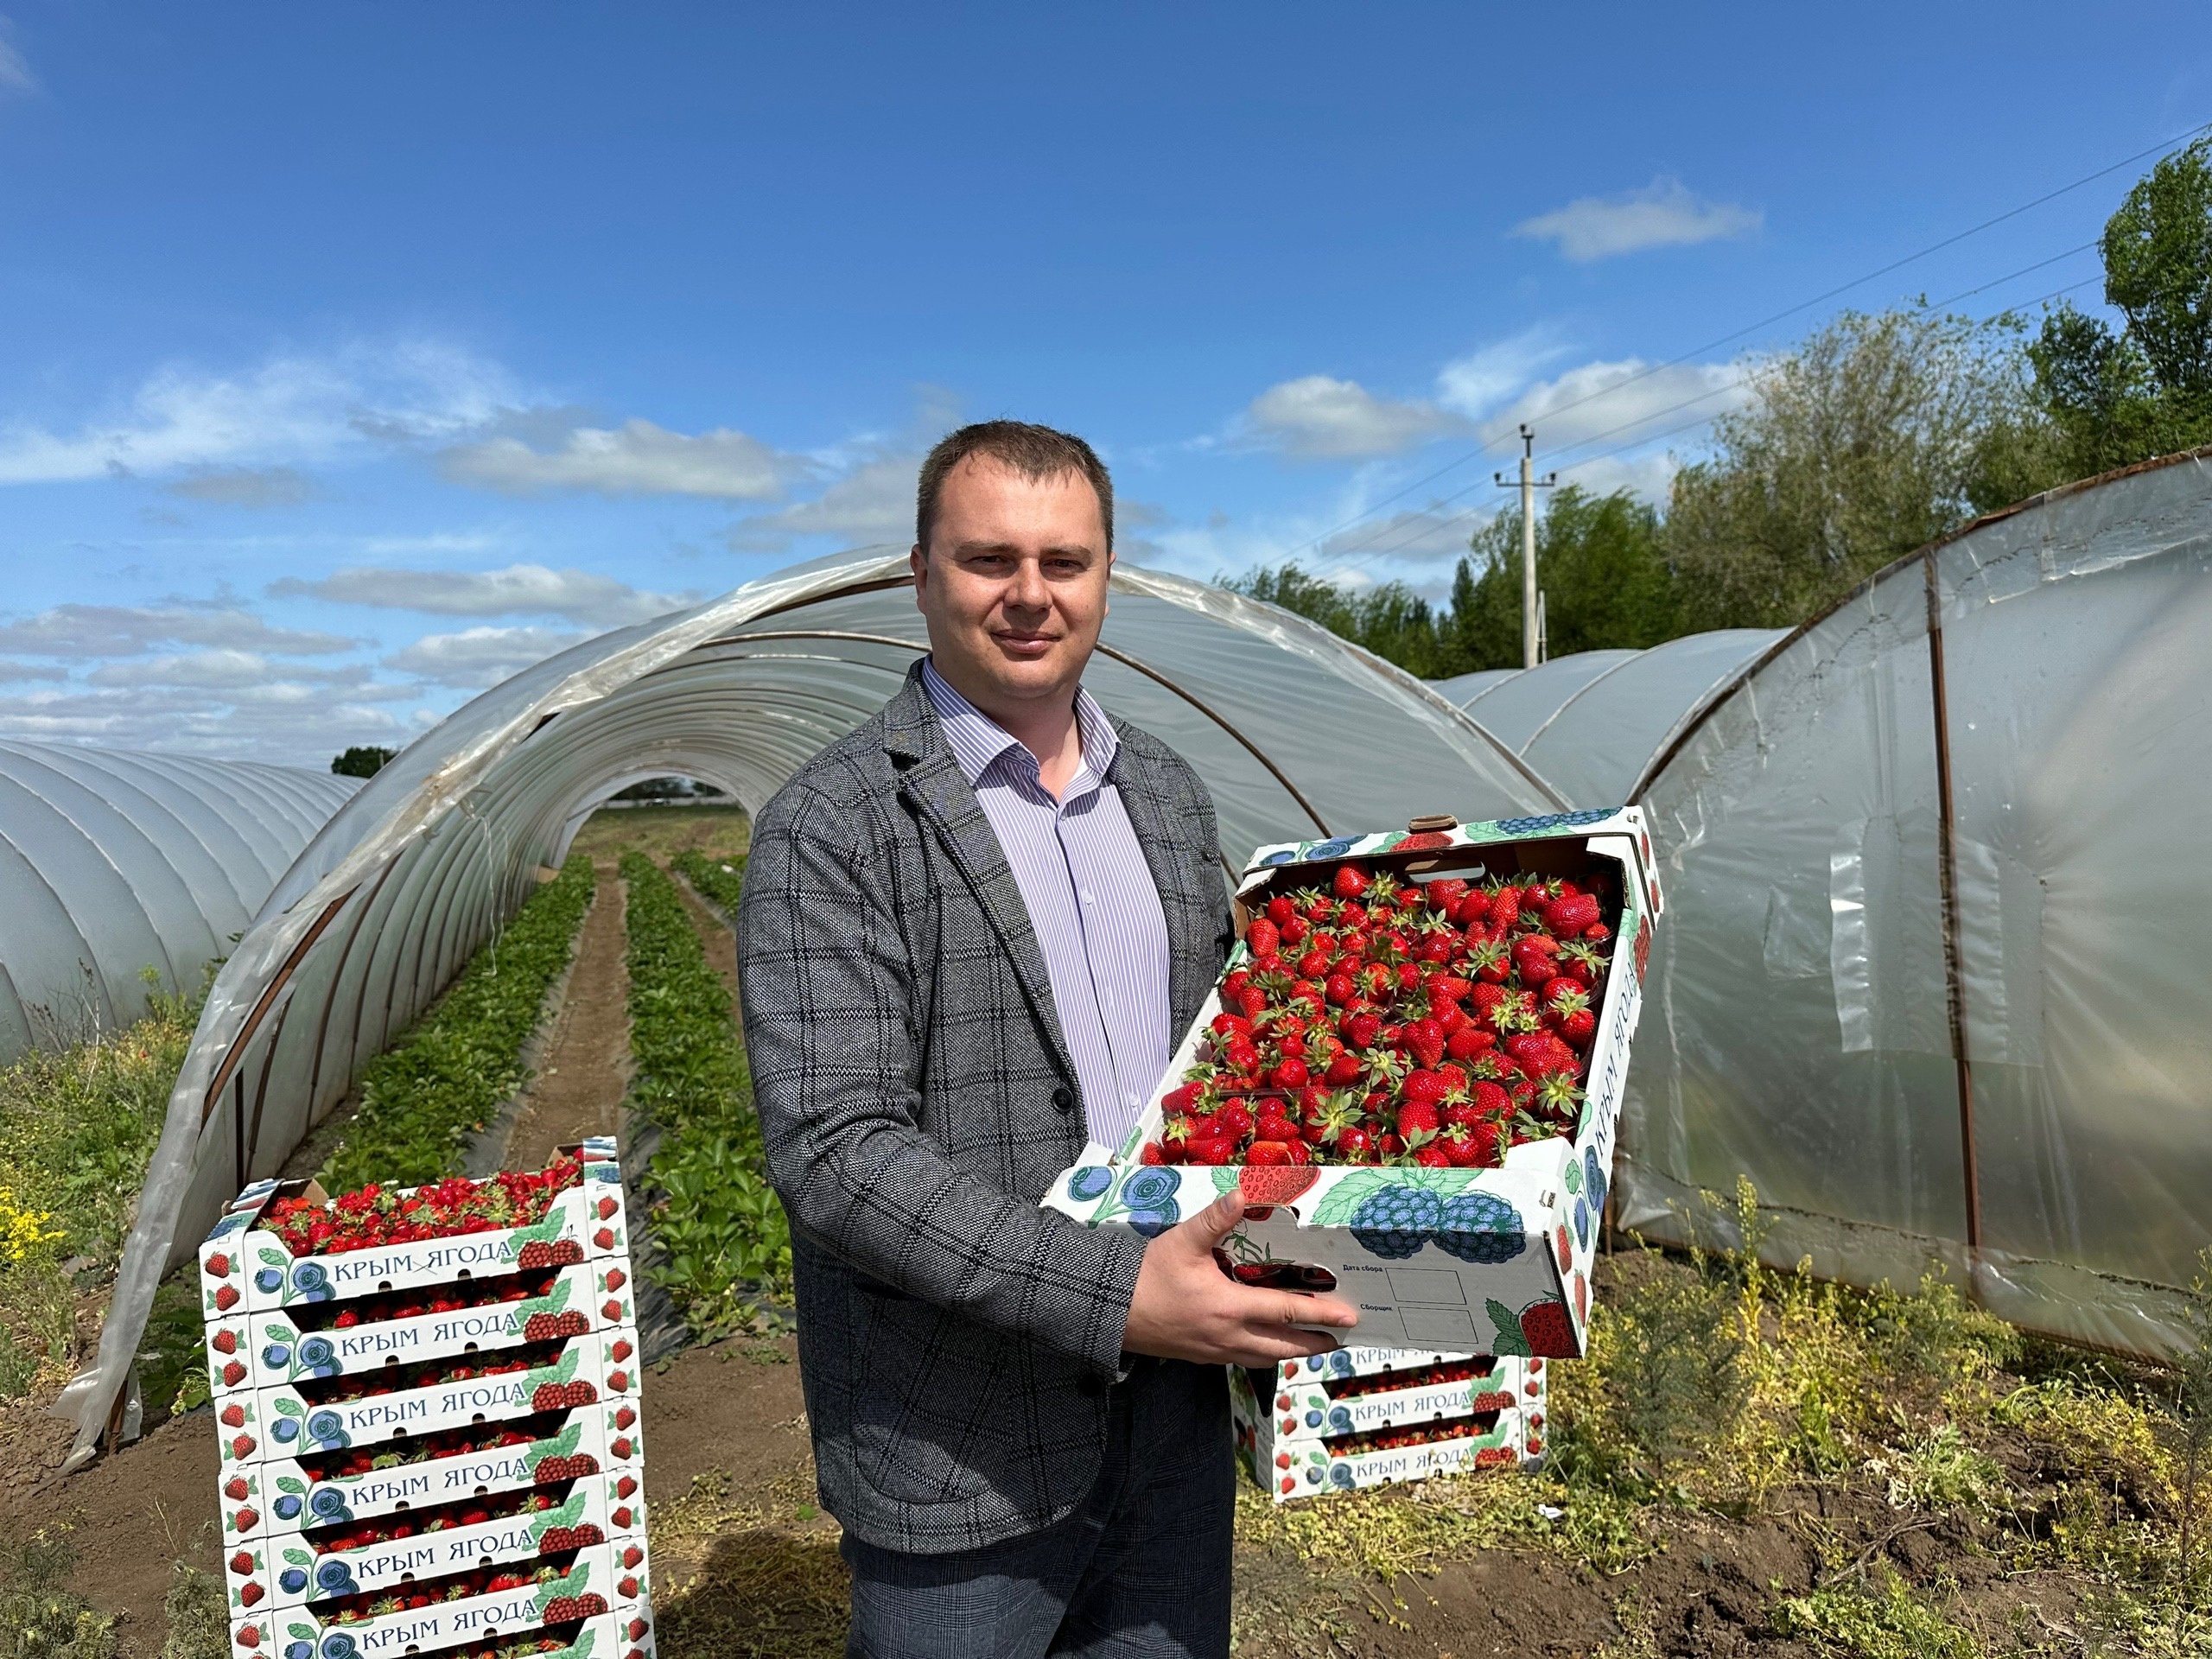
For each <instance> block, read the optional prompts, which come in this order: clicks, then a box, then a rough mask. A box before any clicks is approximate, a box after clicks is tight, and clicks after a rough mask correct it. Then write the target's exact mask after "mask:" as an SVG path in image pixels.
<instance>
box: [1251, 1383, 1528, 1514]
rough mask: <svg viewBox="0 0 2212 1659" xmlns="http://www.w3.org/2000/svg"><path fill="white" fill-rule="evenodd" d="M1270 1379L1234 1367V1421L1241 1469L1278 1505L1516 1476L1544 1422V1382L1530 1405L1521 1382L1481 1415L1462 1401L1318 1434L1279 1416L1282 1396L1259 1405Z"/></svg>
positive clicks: (1485, 1404)
mask: <svg viewBox="0 0 2212 1659" xmlns="http://www.w3.org/2000/svg"><path fill="white" fill-rule="evenodd" d="M1270 1379H1271V1373H1269V1372H1268V1371H1264V1370H1261V1371H1246V1370H1242V1369H1240V1368H1236V1367H1231V1368H1230V1389H1229V1397H1230V1418H1231V1421H1232V1424H1233V1426H1234V1431H1235V1434H1236V1456H1237V1461H1238V1462H1239V1464H1240V1465H1242V1466H1243V1470H1244V1472H1245V1473H1246V1475H1247V1476H1248V1477H1249V1478H1250V1479H1251V1480H1252V1481H1253V1482H1254V1484H1256V1485H1258V1486H1259V1487H1260V1488H1261V1489H1262V1491H1266V1492H1267V1493H1268V1495H1269V1497H1272V1498H1273V1499H1274V1501H1275V1502H1276V1503H1287V1502H1289V1501H1290V1500H1291V1499H1293V1498H1299V1497H1317V1496H1319V1495H1320V1494H1323V1493H1325V1492H1332V1491H1356V1490H1357V1489H1358V1488H1360V1487H1363V1486H1379V1485H1383V1484H1389V1483H1392V1482H1396V1481H1407V1480H1424V1479H1427V1478H1428V1477H1430V1476H1432V1475H1445V1474H1457V1473H1460V1472H1462V1471H1473V1470H1478V1469H1489V1468H1514V1467H1518V1466H1522V1465H1528V1464H1529V1463H1530V1462H1531V1460H1532V1458H1533V1456H1534V1453H1532V1452H1531V1450H1530V1446H1531V1441H1532V1438H1533V1431H1532V1430H1531V1428H1530V1419H1531V1416H1532V1415H1540V1414H1541V1407H1542V1403H1543V1402H1542V1387H1543V1385H1542V1383H1541V1382H1535V1383H1534V1386H1535V1389H1536V1393H1535V1397H1533V1398H1530V1397H1529V1395H1528V1393H1527V1388H1528V1384H1527V1383H1524V1384H1523V1385H1522V1387H1521V1388H1519V1389H1516V1390H1515V1391H1514V1392H1513V1393H1511V1394H1508V1393H1506V1392H1505V1391H1503V1390H1493V1391H1491V1392H1489V1393H1488V1394H1486V1395H1484V1396H1483V1397H1481V1398H1479V1399H1474V1400H1472V1401H1471V1403H1472V1404H1474V1405H1475V1406H1477V1407H1478V1408H1479V1409H1465V1407H1466V1406H1467V1405H1468V1404H1469V1403H1470V1400H1471V1396H1469V1395H1461V1396H1460V1403H1461V1406H1462V1409H1460V1410H1459V1411H1458V1412H1456V1413H1454V1414H1448V1415H1446V1416H1442V1417H1429V1418H1426V1419H1424V1420H1421V1421H1407V1422H1399V1423H1395V1424H1390V1425H1387V1426H1383V1427H1371V1428H1357V1427H1355V1428H1351V1429H1348V1430H1343V1431H1338V1432H1333V1433H1319V1434H1317V1433H1313V1432H1311V1430H1310V1429H1309V1428H1308V1427H1307V1426H1306V1423H1305V1421H1304V1416H1303V1414H1302V1413H1299V1412H1285V1411H1283V1410H1281V1408H1280V1406H1281V1397H1282V1396H1281V1394H1280V1393H1278V1395H1276V1397H1275V1398H1274V1399H1266V1398H1262V1395H1260V1393H1259V1390H1260V1389H1262V1388H1264V1387H1265V1386H1266V1385H1267V1384H1268V1382H1269V1381H1270ZM1286 1424H1289V1425H1290V1427H1285V1425H1286ZM1536 1451H1537V1452H1541V1443H1540V1442H1539V1443H1537V1445H1536Z"/></svg>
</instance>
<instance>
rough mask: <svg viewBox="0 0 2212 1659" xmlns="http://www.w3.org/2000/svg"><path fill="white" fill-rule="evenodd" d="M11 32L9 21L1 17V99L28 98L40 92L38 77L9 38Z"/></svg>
mask: <svg viewBox="0 0 2212 1659" xmlns="http://www.w3.org/2000/svg"><path fill="white" fill-rule="evenodd" d="M10 32H11V31H10V29H9V27H8V20H7V19H6V18H4V17H0V98H28V97H29V96H30V95H31V94H32V93H33V92H36V91H38V77H37V76H35V75H34V74H32V73H31V67H30V65H29V64H28V63H26V62H25V61H24V60H23V54H22V53H21V52H18V51H17V50H16V47H15V43H14V42H13V41H10V39H9V38H8V35H9V34H10Z"/></svg>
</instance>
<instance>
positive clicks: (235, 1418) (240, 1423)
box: [222, 1403, 245, 1428]
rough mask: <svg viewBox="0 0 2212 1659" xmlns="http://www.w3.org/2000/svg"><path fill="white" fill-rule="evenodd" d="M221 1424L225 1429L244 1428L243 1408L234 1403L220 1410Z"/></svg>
mask: <svg viewBox="0 0 2212 1659" xmlns="http://www.w3.org/2000/svg"><path fill="white" fill-rule="evenodd" d="M222 1424H223V1427H225V1428H244V1427H245V1407H244V1406H241V1405H238V1404H235V1403H234V1404H232V1405H227V1406H225V1407H224V1408H223V1410H222Z"/></svg>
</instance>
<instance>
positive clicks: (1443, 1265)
mask: <svg viewBox="0 0 2212 1659" xmlns="http://www.w3.org/2000/svg"><path fill="white" fill-rule="evenodd" d="M1432 822H1433V823H1440V824H1442V823H1449V821H1448V820H1437V821H1421V822H1420V826H1419V827H1418V828H1416V829H1414V830H1412V831H1409V832H1408V833H1405V834H1397V833H1390V834H1382V835H1369V836H1357V837H1338V838H1336V839H1332V840H1329V841H1322V842H1299V843H1294V844H1291V845H1286V846H1280V847H1263V848H1262V849H1259V850H1258V851H1257V852H1255V854H1254V855H1253V856H1252V859H1251V861H1250V862H1249V864H1248V866H1247V868H1246V872H1245V875H1244V879H1243V881H1242V883H1241V884H1240V887H1239V890H1238V894H1237V899H1236V918H1237V922H1238V925H1239V927H1240V929H1241V930H1242V935H1243V937H1242V938H1241V940H1240V943H1239V944H1238V946H1237V949H1236V951H1235V952H1234V953H1233V954H1232V956H1231V958H1230V963H1229V965H1228V967H1227V969H1225V970H1224V975H1223V976H1222V979H1221V982H1219V983H1218V984H1217V986H1216V987H1215V988H1214V991H1213V994H1212V995H1211V996H1210V997H1209V998H1208V1000H1207V1001H1206V1003H1205V1006H1204V1007H1203V1008H1202V1009H1201V1011H1200V1013H1199V1014H1198V1019H1197V1020H1195V1021H1194V1022H1193V1023H1192V1027H1191V1029H1190V1030H1189V1031H1188V1032H1187V1033H1185V1036H1184V1039H1183V1040H1182V1043H1181V1046H1180V1047H1179V1050H1178V1052H1177V1054H1176V1056H1175V1058H1174V1060H1173V1062H1172V1063H1171V1065H1170V1067H1169V1070H1168V1073H1167V1077H1166V1079H1165V1084H1164V1086H1163V1087H1162V1088H1161V1089H1160V1090H1159V1091H1158V1093H1157V1095H1156V1096H1155V1098H1154V1100H1153V1101H1152V1103H1151V1104H1150V1105H1149V1107H1148V1108H1147V1110H1146V1111H1145V1113H1144V1114H1143V1115H1142V1116H1141V1117H1140V1119H1139V1121H1138V1122H1137V1124H1136V1125H1135V1128H1133V1129H1132V1131H1131V1132H1130V1135H1129V1136H1128V1139H1127V1141H1124V1143H1123V1144H1122V1147H1121V1148H1120V1149H1119V1150H1118V1151H1117V1152H1116V1154H1115V1155H1114V1156H1113V1157H1112V1158H1110V1159H1109V1160H1105V1161H1103V1162H1085V1163H1083V1164H1079V1165H1077V1166H1075V1167H1074V1168H1072V1169H1070V1170H1068V1171H1066V1172H1065V1173H1064V1174H1063V1175H1062V1176H1061V1177H1060V1179H1059V1180H1058V1183H1056V1185H1055V1186H1054V1188H1053V1190H1052V1192H1051V1193H1049V1194H1048V1195H1047V1196H1046V1200H1045V1202H1046V1205H1048V1206H1050V1207H1052V1208H1055V1209H1058V1210H1059V1211H1063V1212H1064V1213H1065V1214H1067V1215H1069V1216H1071V1217H1074V1218H1075V1219H1077V1220H1078V1221H1081V1222H1084V1223H1085V1224H1089V1225H1092V1226H1100V1225H1110V1226H1120V1227H1127V1228H1129V1229H1131V1230H1135V1231H1137V1232H1139V1233H1143V1234H1147V1235H1151V1234H1155V1233H1158V1232H1159V1231H1160V1230H1163V1229H1165V1228H1166V1227H1169V1226H1172V1225H1173V1224H1175V1223H1176V1222H1177V1221H1179V1219H1181V1218H1182V1217H1184V1216H1185V1215H1189V1214H1192V1213H1195V1212H1196V1211H1198V1210H1199V1209H1202V1208H1204V1207H1205V1205H1207V1204H1210V1203H1211V1202H1212V1200H1213V1199H1214V1198H1216V1197H1217V1196H1218V1195H1219V1194H1220V1193H1223V1192H1227V1191H1229V1190H1230V1188H1231V1187H1233V1186H1236V1185H1242V1187H1243V1192H1244V1194H1245V1197H1246V1198H1247V1200H1248V1203H1249V1205H1250V1208H1249V1209H1248V1211H1247V1218H1246V1221H1245V1224H1243V1226H1242V1227H1240V1228H1239V1229H1238V1230H1236V1232H1234V1233H1232V1234H1231V1235H1230V1236H1229V1238H1228V1239H1227V1240H1225V1241H1224V1255H1226V1257H1227V1258H1228V1265H1229V1266H1230V1269H1231V1270H1232V1271H1234V1272H1235V1273H1236V1274H1237V1276H1238V1277H1240V1278H1244V1277H1252V1278H1255V1280H1257V1281H1261V1282H1276V1281H1281V1282H1283V1283H1286V1284H1292V1285H1294V1286H1295V1287H1301V1288H1311V1289H1321V1288H1333V1289H1334V1290H1335V1291H1336V1292H1337V1293H1338V1294H1340V1295H1343V1296H1344V1297H1345V1298H1347V1299H1348V1300H1351V1301H1353V1302H1354V1303H1355V1304H1356V1305H1357V1306H1358V1307H1359V1309H1360V1310H1361V1323H1360V1332H1359V1334H1360V1336H1361V1338H1363V1340H1365V1341H1368V1342H1370V1343H1379V1344H1388V1345H1389V1346H1392V1347H1403V1348H1408V1349H1433V1350H1440V1351H1455V1352H1481V1353H1490V1354H1494V1355H1497V1356H1499V1357H1531V1356H1560V1355H1573V1354H1579V1353H1580V1351H1581V1350H1582V1346H1583V1344H1584V1342H1585V1340H1586V1330H1587V1321H1588V1317H1589V1266H1590V1255H1591V1251H1592V1247H1593V1244H1594V1242H1595V1236H1596V1231H1597V1228H1598V1226H1599V1219H1600V1217H1601V1216H1602V1214H1603V1210H1604V1203H1605V1187H1606V1185H1607V1181H1608V1179H1609V1174H1610V1170H1611V1159H1612V1151H1613V1135H1614V1129H1615V1127H1616V1124H1617V1122H1618V1116H1619V1110H1620V1103H1621V1095H1622V1090H1623V1088H1624V1084H1625V1081H1626V1075H1627V1065H1628V1053H1629V1043H1630V1037H1631V1035H1632V1034H1633V1033H1634V1030H1635V1027H1636V1020H1637V1014H1638V1012H1639V1010H1640V1007H1641V1003H1642V981H1643V973H1644V971H1645V967H1646V964H1647V963H1648V961H1649V950H1650V941H1651V932H1652V928H1653V925H1654V921H1655V918H1656V915H1657V914H1658V912H1659V909H1660V899H1659V892H1658V888H1657V886H1656V877H1655V876H1654V874H1653V871H1652V862H1651V855H1650V847H1649V841H1648V839H1647V838H1646V836H1645V835H1644V832H1643V819H1642V815H1641V814H1640V812H1638V811H1637V810H1636V809H1634V808H1622V809H1619V810H1612V811H1598V812H1575V813H1564V814H1559V815H1555V816H1553V817H1542V818H1522V819H1505V820H1502V821H1499V822H1496V823H1478V824H1470V825H1459V824H1450V827H1448V828H1441V827H1431V823H1432ZM1316 976H1319V977H1318V978H1317V977H1316ZM1447 1056H1448V1057H1450V1058H1447Z"/></svg>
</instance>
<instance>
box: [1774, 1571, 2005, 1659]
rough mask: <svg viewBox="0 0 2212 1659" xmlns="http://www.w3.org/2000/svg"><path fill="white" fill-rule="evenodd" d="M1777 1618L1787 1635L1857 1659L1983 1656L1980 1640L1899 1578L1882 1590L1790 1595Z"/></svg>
mask: <svg viewBox="0 0 2212 1659" xmlns="http://www.w3.org/2000/svg"><path fill="white" fill-rule="evenodd" d="M1774 1622H1775V1624H1776V1625H1777V1628H1779V1629H1780V1630H1782V1631H1783V1633H1784V1634H1785V1635H1789V1636H1800V1637H1805V1638H1807V1639H1808V1640H1809V1641H1810V1642H1812V1643H1814V1644H1815V1646H1817V1647H1819V1648H1821V1649H1823V1650H1824V1651H1826V1652H1828V1653H1839V1654H1851V1655H1854V1656H1857V1659H1982V1653H1983V1649H1982V1645H1981V1643H1979V1642H1977V1641H1976V1640H1975V1639H1974V1637H1972V1636H1971V1635H1969V1634H1968V1633H1967V1631H1966V1630H1962V1629H1961V1628H1960V1627H1959V1626H1958V1625H1957V1624H1954V1623H1953V1622H1952V1621H1950V1620H1949V1619H1948V1618H1944V1617H1943V1616H1942V1614H1941V1613H1938V1612H1936V1611H1935V1610H1934V1609H1933V1608H1931V1607H1929V1606H1928V1605H1927V1604H1925V1603H1924V1602H1923V1601H1921V1600H1920V1599H1917V1598H1916V1596H1914V1594H1913V1593H1912V1592H1911V1590H1910V1589H1909V1588H1908V1587H1907V1586H1905V1584H1904V1582H1903V1580H1899V1579H1897V1578H1896V1577H1895V1576H1891V1577H1889V1578H1888V1579H1887V1580H1885V1583H1884V1585H1883V1586H1882V1589H1881V1591H1880V1592H1879V1593H1872V1592H1868V1591H1866V1590H1862V1589H1859V1588H1858V1587H1856V1586H1841V1585H1837V1586H1829V1587H1827V1588H1826V1589H1821V1590H1815V1592H1813V1593H1812V1594H1811V1595H1809V1596H1788V1597H1784V1598H1783V1599H1782V1600H1781V1601H1780V1602H1779V1603H1777V1605H1776V1608H1775V1614H1774Z"/></svg>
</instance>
